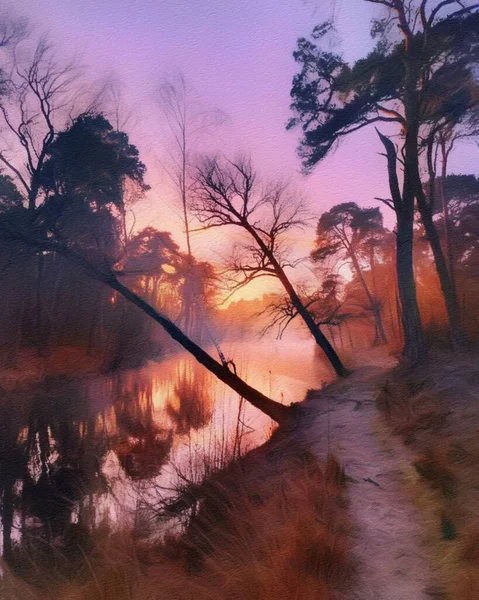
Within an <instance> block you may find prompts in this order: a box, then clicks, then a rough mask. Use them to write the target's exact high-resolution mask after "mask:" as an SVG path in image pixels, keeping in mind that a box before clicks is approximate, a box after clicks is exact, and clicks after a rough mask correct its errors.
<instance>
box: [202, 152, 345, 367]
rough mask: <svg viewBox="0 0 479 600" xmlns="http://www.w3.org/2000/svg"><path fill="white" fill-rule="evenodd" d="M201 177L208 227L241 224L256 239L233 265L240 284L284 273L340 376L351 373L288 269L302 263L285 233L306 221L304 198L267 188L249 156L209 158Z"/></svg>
mask: <svg viewBox="0 0 479 600" xmlns="http://www.w3.org/2000/svg"><path fill="white" fill-rule="evenodd" d="M196 181H197V185H196V194H195V197H194V202H193V210H194V212H195V214H196V215H197V217H198V219H199V220H200V222H201V223H203V225H204V227H205V228H211V227H224V226H235V227H239V228H241V229H242V230H243V231H245V232H246V233H247V234H248V238H249V239H250V240H251V242H248V243H247V244H246V245H245V246H243V247H241V248H240V249H239V252H237V254H236V255H235V256H233V260H232V261H231V263H230V265H229V269H230V270H231V271H233V272H234V273H235V274H236V275H237V276H239V281H238V282H237V283H236V284H235V286H234V289H237V288H238V287H241V286H244V285H246V284H248V283H249V282H251V281H253V280H254V279H258V278H259V277H274V278H276V279H278V280H279V281H280V283H281V285H282V286H283V288H284V289H285V291H286V293H287V295H288V297H289V299H290V300H291V303H292V305H293V306H294V309H295V310H296V311H297V312H298V314H299V315H300V316H301V318H302V319H303V321H304V323H305V325H306V326H307V328H308V329H309V331H310V333H311V335H312V336H313V338H314V340H315V341H316V343H317V344H318V346H319V347H320V348H321V349H322V351H323V352H324V353H325V355H326V357H327V358H328V360H329V362H330V363H331V365H332V366H333V368H334V370H335V371H336V373H337V374H338V375H339V376H340V377H342V376H344V375H346V374H347V371H346V369H345V368H344V366H343V364H342V363H341V360H340V358H339V356H338V355H337V354H336V351H335V350H334V348H333V347H332V345H331V344H330V342H329V340H328V339H327V338H326V336H325V335H324V333H323V332H322V331H321V328H320V327H319V325H318V324H317V323H316V322H315V320H314V318H313V316H312V314H311V313H310V312H309V310H308V309H307V308H306V306H305V305H304V304H303V302H302V301H301V298H300V296H299V295H298V293H297V291H296V290H295V288H294V286H293V284H292V283H291V281H290V280H289V278H288V276H287V274H286V269H287V268H290V267H294V266H295V264H297V263H294V262H291V261H290V260H289V259H288V257H287V252H286V251H285V248H284V243H283V236H284V234H285V233H286V232H288V231H291V230H292V229H294V228H295V227H298V226H301V225H303V224H304V215H303V210H302V206H301V204H299V203H298V202H297V201H295V199H294V198H291V197H290V196H289V195H288V194H287V193H286V189H285V187H284V186H282V185H276V186H272V187H271V188H270V189H265V190H261V189H260V188H259V186H258V183H257V176H256V173H255V172H254V170H253V168H252V165H251V163H250V162H249V161H247V160H244V159H241V160H238V161H236V162H232V161H227V162H225V163H224V164H222V163H221V162H219V161H218V160H216V159H206V160H205V162H204V164H203V166H201V167H199V168H198V171H197V179H196Z"/></svg>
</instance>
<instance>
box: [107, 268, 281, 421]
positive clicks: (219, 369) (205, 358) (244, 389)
mask: <svg viewBox="0 0 479 600" xmlns="http://www.w3.org/2000/svg"><path fill="white" fill-rule="evenodd" d="M103 281H104V282H105V283H106V284H107V285H109V286H110V287H111V288H112V289H114V290H116V291H117V292H118V293H119V294H121V295H122V296H123V297H124V298H125V299H126V300H128V301H129V302H131V303H132V304H134V305H135V306H137V307H138V308H140V309H141V310H142V311H143V312H144V313H146V314H147V315H148V316H149V317H151V318H152V319H154V320H155V321H156V322H157V323H159V324H160V325H161V326H162V327H163V329H165V331H166V332H167V333H168V334H169V335H170V336H171V337H172V338H173V339H174V340H176V341H177V342H179V343H180V344H181V345H182V346H183V348H185V350H187V351H188V352H190V353H191V354H192V355H193V356H194V357H195V358H196V360H197V361H198V362H199V363H201V364H202V365H203V366H205V367H206V368H207V369H208V370H209V371H211V373H213V374H214V375H215V376H216V377H217V378H218V379H219V380H220V381H222V382H223V383H225V384H226V385H227V386H229V387H230V388H231V389H233V390H234V391H235V392H237V393H238V394H240V396H242V397H243V398H244V399H245V400H248V402H250V404H252V405H253V406H255V407H256V408H258V409H259V410H260V411H261V412H263V413H265V414H266V415H268V416H269V417H271V418H272V419H273V420H274V421H276V422H277V423H283V422H285V421H286V420H287V419H289V417H290V416H291V407H288V406H284V405H283V404H280V403H279V402H275V401H274V400H271V398H268V397H267V396H265V395H264V394H262V393H261V392H259V391H258V390H255V389H254V388H252V387H251V386H250V385H248V384H247V383H246V382H245V381H243V380H242V379H241V378H240V377H238V376H237V375H236V373H233V371H231V370H230V369H229V367H228V365H227V364H221V363H219V362H217V361H216V360H215V359H214V358H212V357H211V356H210V355H209V354H208V353H207V352H205V351H204V350H203V349H202V348H200V346H198V345H197V344H195V343H194V342H193V341H192V340H191V339H190V338H188V337H187V336H186V335H185V334H184V333H183V332H182V331H181V329H180V328H179V327H177V326H176V325H175V324H174V323H173V322H172V321H170V320H169V319H168V318H167V317H165V316H163V315H162V314H161V313H159V312H158V311H156V310H155V309H154V308H153V307H152V306H151V305H150V304H148V303H147V302H145V300H143V299H142V298H140V296H138V295H137V294H135V293H134V292H132V291H131V290H130V289H129V288H127V287H126V286H124V285H123V284H122V283H120V282H119V281H118V280H117V279H116V278H114V277H105V278H103Z"/></svg>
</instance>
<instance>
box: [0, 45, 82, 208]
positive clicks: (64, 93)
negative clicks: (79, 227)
mask: <svg viewBox="0 0 479 600" xmlns="http://www.w3.org/2000/svg"><path fill="white" fill-rule="evenodd" d="M76 79H77V72H76V69H75V67H74V64H73V63H72V62H70V63H66V64H65V65H63V64H60V63H59V62H58V61H57V60H56V58H55V54H54V49H53V47H52V46H51V45H50V44H49V43H48V42H47V41H46V39H41V40H40V41H39V42H38V44H37V46H36V48H35V50H34V52H33V54H31V55H30V56H28V57H27V58H23V59H22V60H19V59H17V53H14V54H13V59H12V64H11V72H10V75H9V78H8V80H7V90H8V95H7V96H6V97H5V98H3V99H2V100H1V102H0V111H1V115H2V118H3V125H4V130H5V131H6V132H7V133H8V134H9V135H10V138H11V140H12V141H13V142H14V144H12V150H13V152H11V153H9V152H8V151H7V150H2V151H1V152H0V161H1V162H2V163H3V164H4V166H5V167H6V168H7V169H8V170H9V171H10V173H11V174H12V175H13V176H14V177H15V178H16V179H17V181H18V185H19V186H20V188H21V190H22V193H24V194H25V196H26V200H27V205H28V208H29V210H30V211H33V210H34V209H35V207H36V204H37V201H38V195H39V193H40V191H41V183H40V173H41V171H42V168H43V165H44V163H45V161H46V159H47V155H48V151H49V148H50V146H51V144H52V143H53V140H54V139H55V134H56V131H57V130H56V127H55V122H56V121H58V116H59V113H60V112H61V111H62V110H65V109H66V111H67V112H68V108H71V107H72V106H73V98H72V93H73V87H74V83H75V80H76ZM67 107H68V108H67ZM17 153H22V154H23V157H24V161H25V162H24V164H22V165H17V164H15V156H14V155H16V154H17Z"/></svg>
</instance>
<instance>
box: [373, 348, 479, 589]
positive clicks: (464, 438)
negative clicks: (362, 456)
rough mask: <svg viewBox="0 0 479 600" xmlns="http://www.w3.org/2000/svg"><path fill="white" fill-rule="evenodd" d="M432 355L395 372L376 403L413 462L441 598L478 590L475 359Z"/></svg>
mask: <svg viewBox="0 0 479 600" xmlns="http://www.w3.org/2000/svg"><path fill="white" fill-rule="evenodd" d="M477 359H478V357H477V354H466V353H465V354H461V355H452V354H447V353H437V354H435V355H433V356H432V357H431V358H430V359H429V361H428V362H427V363H426V364H424V365H421V366H418V367H415V368H414V369H410V368H409V369H407V368H406V367H404V366H401V367H399V368H398V369H397V370H396V371H395V372H394V373H393V374H392V377H391V379H390V381H389V382H388V383H387V384H386V386H385V387H384V389H383V390H382V392H381V393H380V394H379V396H378V398H377V406H378V408H379V409H380V411H381V412H382V414H383V417H384V420H385V422H386V423H387V425H388V426H389V428H390V429H391V430H392V431H393V432H394V433H395V434H396V435H399V436H400V437H401V438H402V440H403V442H404V443H405V444H406V445H408V446H409V447H410V449H411V451H412V452H413V455H414V456H415V460H414V467H415V472H416V477H415V479H414V481H413V482H412V486H413V489H412V493H413V495H414V498H415V499H416V501H417V502H418V504H419V506H420V509H421V511H422V515H423V518H424V521H425V524H426V525H427V530H428V536H427V542H428V543H429V544H430V545H431V546H432V547H433V549H434V553H435V556H436V557H437V562H438V564H439V566H440V571H441V573H442V578H443V580H444V584H445V587H446V590H447V592H448V594H449V596H448V597H450V598H452V599H453V600H475V599H476V598H477V597H478V590H479V550H478V549H479V436H478V432H479V402H478V401H479V361H478V360H477Z"/></svg>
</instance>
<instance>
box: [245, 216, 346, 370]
mask: <svg viewBox="0 0 479 600" xmlns="http://www.w3.org/2000/svg"><path fill="white" fill-rule="evenodd" d="M245 229H246V230H247V231H248V233H249V234H250V235H251V236H252V237H253V238H254V240H255V241H256V243H257V244H258V246H259V248H261V251H262V252H263V253H264V255H265V256H267V257H268V259H269V261H270V263H271V265H272V266H273V268H274V270H275V272H276V276H277V277H278V279H279V280H280V282H281V284H282V285H283V287H284V289H285V291H286V293H287V294H288V296H289V298H290V300H291V302H292V303H293V306H294V308H295V309H296V311H297V312H298V314H299V315H300V317H301V318H302V319H303V321H304V323H305V324H306V327H307V328H308V329H309V331H310V332H311V335H312V336H313V338H314V340H315V342H316V343H317V344H318V346H319V347H320V348H321V350H322V351H323V352H324V354H325V355H326V358H327V359H328V360H329V362H330V363H331V365H332V367H333V369H334V370H335V372H336V374H337V375H338V377H345V376H346V375H348V374H349V371H348V370H347V369H346V368H345V367H344V365H343V363H342V362H341V359H340V358H339V356H338V355H337V353H336V350H335V349H334V348H333V346H332V345H331V343H330V342H329V340H328V338H327V337H326V336H325V335H324V333H323V332H322V331H321V329H320V327H319V325H317V323H316V322H315V320H314V319H313V317H312V315H311V313H310V312H309V310H308V309H307V308H306V307H305V306H304V304H303V303H302V302H301V299H300V297H299V296H298V294H297V293H296V290H295V289H294V287H293V285H292V283H291V282H290V280H289V279H288V277H287V275H286V273H285V272H284V270H283V268H282V267H281V265H280V264H279V263H278V261H277V260H276V257H275V256H274V254H273V252H271V250H270V249H269V248H268V247H267V246H266V244H265V243H264V242H263V240H262V239H261V237H260V236H259V235H258V233H257V232H256V231H255V229H254V228H253V227H252V226H251V225H247V226H245Z"/></svg>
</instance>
